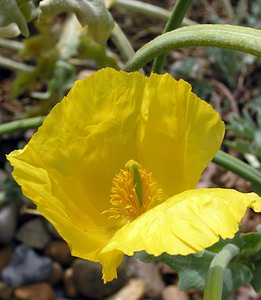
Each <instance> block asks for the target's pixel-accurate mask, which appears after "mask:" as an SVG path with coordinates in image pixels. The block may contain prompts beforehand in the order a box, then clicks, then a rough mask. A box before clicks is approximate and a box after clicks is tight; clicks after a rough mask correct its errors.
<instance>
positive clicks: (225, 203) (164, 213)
mask: <svg viewBox="0 0 261 300" xmlns="http://www.w3.org/2000/svg"><path fill="white" fill-rule="evenodd" d="M260 204H261V198H260V197H258V196H257V195H256V194H254V193H249V194H243V193H240V192H237V191H235V190H230V189H196V190H188V191H185V192H183V193H180V194H178V195H176V196H174V197H171V198H169V199H168V200H167V201H166V202H164V203H162V204H160V205H158V206H156V207H155V208H153V209H151V210H149V211H148V212H146V213H144V214H143V215H141V216H140V217H138V218H137V219H136V220H134V221H133V222H131V223H129V224H127V225H125V226H124V227H122V228H121V229H120V230H118V231H117V232H116V233H115V235H114V236H113V238H112V239H111V240H110V242H109V243H108V244H107V245H106V246H105V247H104V249H103V250H102V252H101V256H100V262H101V263H102V264H103V273H104V278H105V279H106V280H112V279H113V277H111V274H113V271H112V270H115V268H116V267H117V265H116V266H115V265H113V263H112V264H108V263H107V262H106V261H105V260H106V259H107V258H108V257H110V256H113V255H114V254H115V253H118V252H119V251H121V252H122V253H124V254H127V255H133V254H134V252H136V251H143V250H145V251H146V252H148V253H149V254H153V255H155V256H158V255H160V254H162V253H164V252H166V253H169V254H172V255H177V254H181V255H187V254H190V253H195V252H198V251H201V250H203V249H205V248H207V247H209V246H211V245H212V244H214V243H215V242H217V241H218V240H219V238H220V237H221V238H223V239H226V238H232V237H233V236H234V234H235V233H236V231H237V230H238V225H239V222H240V221H241V219H242V217H243V216H244V214H245V211H246V208H247V207H253V208H257V207H259V208H260ZM258 211H260V210H258ZM111 261H113V259H112V258H111Z"/></svg>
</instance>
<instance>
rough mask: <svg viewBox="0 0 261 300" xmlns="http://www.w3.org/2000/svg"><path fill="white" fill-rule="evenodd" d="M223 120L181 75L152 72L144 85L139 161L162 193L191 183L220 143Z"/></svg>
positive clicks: (168, 193)
mask: <svg viewBox="0 0 261 300" xmlns="http://www.w3.org/2000/svg"><path fill="white" fill-rule="evenodd" d="M223 136H224V124H223V122H222V121H221V120H220V117H219V115H218V113H217V112H216V111H215V110H214V109H213V108H212V107H211V106H210V105H209V104H207V103H206V102H205V101H202V100H201V99H200V98H198V97H197V96H196V95H195V94H193V93H192V92H191V86H190V84H188V83H187V82H185V81H183V80H179V81H176V80H174V79H173V78H172V77H171V76H170V75H168V74H164V75H156V74H153V75H151V77H149V78H148V79H147V85H146V90H145V91H144V98H143V110H142V120H141V124H140V138H139V141H138V154H139V160H138V161H139V162H140V163H141V164H142V166H143V167H144V168H145V169H146V170H148V171H151V172H152V174H153V177H154V179H155V180H156V181H157V182H158V183H159V185H160V187H161V188H162V189H163V190H164V191H165V193H166V195H167V196H168V197H170V196H173V195H175V194H177V193H180V192H182V191H184V190H187V189H191V188H194V187H195V185H196V184H197V182H198V180H199V178H200V175H201V173H202V171H203V170H204V168H205V167H206V165H207V164H208V163H209V162H210V161H211V160H212V158H213V157H214V155H215V153H216V152H217V151H218V149H219V148H220V145H221V142H222V139H223Z"/></svg>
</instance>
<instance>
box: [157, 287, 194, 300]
mask: <svg viewBox="0 0 261 300" xmlns="http://www.w3.org/2000/svg"><path fill="white" fill-rule="evenodd" d="M173 299H176V300H189V295H188V293H186V292H183V291H180V290H179V289H178V287H176V286H174V285H169V286H167V287H165V289H164V290H163V291H162V300H173Z"/></svg>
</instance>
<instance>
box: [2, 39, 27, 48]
mask: <svg viewBox="0 0 261 300" xmlns="http://www.w3.org/2000/svg"><path fill="white" fill-rule="evenodd" d="M0 47H3V48H6V49H11V50H15V51H19V50H21V49H23V47H24V45H23V43H22V42H18V41H14V40H10V39H3V38H0Z"/></svg>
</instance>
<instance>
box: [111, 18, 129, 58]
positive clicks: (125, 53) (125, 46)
mask: <svg viewBox="0 0 261 300" xmlns="http://www.w3.org/2000/svg"><path fill="white" fill-rule="evenodd" d="M110 38H111V40H112V41H113V44H114V45H115V46H116V48H117V49H118V50H119V52H120V54H121V56H122V58H123V59H124V60H126V61H127V60H130V59H131V58H132V57H133V56H134V54H135V51H134V50H133V48H132V45H131V43H130V42H129V40H128V39H127V37H126V35H125V34H124V32H123V31H122V30H121V28H120V26H119V25H118V23H117V22H114V27H113V29H112V31H111V36H110Z"/></svg>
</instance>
